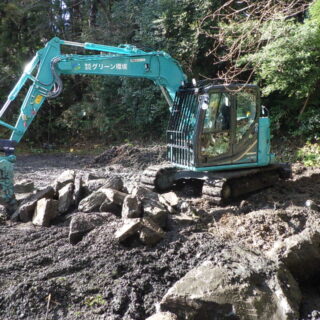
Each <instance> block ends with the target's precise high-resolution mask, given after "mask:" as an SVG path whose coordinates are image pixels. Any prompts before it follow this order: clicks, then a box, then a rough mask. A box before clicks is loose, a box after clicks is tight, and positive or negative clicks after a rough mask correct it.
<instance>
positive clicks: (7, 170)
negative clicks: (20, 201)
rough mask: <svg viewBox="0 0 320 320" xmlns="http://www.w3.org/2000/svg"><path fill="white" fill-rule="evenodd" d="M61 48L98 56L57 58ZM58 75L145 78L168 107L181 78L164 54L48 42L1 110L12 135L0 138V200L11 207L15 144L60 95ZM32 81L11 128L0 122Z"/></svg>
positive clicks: (174, 63) (126, 47) (56, 40)
mask: <svg viewBox="0 0 320 320" xmlns="http://www.w3.org/2000/svg"><path fill="white" fill-rule="evenodd" d="M61 46H73V47H80V48H83V49H86V50H90V51H98V52H99V53H100V54H99V55H94V54H88V55H78V54H62V53H61ZM63 74H70V75H74V74H88V75H109V76H123V77H135V78H145V79H150V80H151V81H153V82H154V83H155V84H156V85H158V86H159V87H160V88H161V91H162V93H163V94H164V96H165V98H166V100H167V102H168V104H169V106H170V107H172V104H173V100H174V97H175V94H176V92H177V90H178V88H179V87H180V85H181V83H182V82H183V81H186V76H185V74H184V73H183V71H182V69H181V67H180V65H179V63H178V62H177V61H176V60H174V59H173V58H172V57H171V56H170V55H168V54H167V53H165V52H163V51H152V52H145V51H143V50H140V49H138V48H137V47H135V46H131V45H119V46H118V47H113V46H106V45H99V44H94V43H78V42H71V41H65V40H61V39H59V38H53V39H51V40H50V41H49V42H48V43H47V44H46V46H45V47H44V48H43V49H41V50H39V51H38V52H37V53H36V55H35V57H34V58H33V59H32V60H31V62H30V63H29V64H28V65H27V66H26V67H25V69H24V72H23V74H22V76H21V77H20V79H19V81H18V82H17V83H16V85H15V86H14V88H13V89H12V91H11V92H10V94H9V96H8V98H7V101H6V102H5V104H4V105H3V107H2V108H1V110H0V125H1V126H4V127H6V128H7V129H10V130H11V136H10V138H9V139H6V140H5V139H2V140H1V139H0V151H2V152H3V153H4V156H2V157H0V200H2V202H10V201H11V200H12V198H14V193H13V169H12V162H14V160H15V156H14V148H15V145H16V144H17V143H19V142H20V140H21V139H22V137H23V136H24V134H25V133H26V131H27V130H28V127H29V126H30V124H31V123H32V121H33V119H34V118H35V116H36V114H37V113H38V111H39V109H40V108H41V106H42V105H43V103H44V101H45V100H46V99H50V98H55V97H57V96H58V95H59V94H60V93H61V92H62V88H63V83H62V80H61V78H60V76H61V75H63ZM27 82H28V83H29V82H31V84H30V86H29V90H28V92H27V95H26V97H25V99H24V101H23V103H22V105H21V108H20V114H19V116H18V119H17V121H16V123H15V125H11V124H8V123H6V122H4V121H3V120H1V118H2V117H3V115H4V114H5V112H6V111H7V109H8V108H9V106H10V104H11V102H12V101H13V100H15V99H16V97H17V95H18V94H19V92H20V90H21V89H22V88H23V87H24V85H25V84H26V83H27Z"/></svg>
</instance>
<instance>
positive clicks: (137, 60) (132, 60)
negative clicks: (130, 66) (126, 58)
mask: <svg viewBox="0 0 320 320" xmlns="http://www.w3.org/2000/svg"><path fill="white" fill-rule="evenodd" d="M145 61H146V59H145V58H138V59H130V62H145Z"/></svg>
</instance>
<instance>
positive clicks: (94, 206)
mask: <svg viewBox="0 0 320 320" xmlns="http://www.w3.org/2000/svg"><path fill="white" fill-rule="evenodd" d="M106 197H107V196H106V194H105V193H104V192H101V191H100V190H98V191H95V192H93V193H91V194H90V195H89V196H88V197H86V198H84V199H82V200H81V201H80V203H79V206H78V209H79V211H82V212H93V211H96V210H98V209H99V208H100V206H101V205H102V203H103V202H104V201H105V200H106Z"/></svg>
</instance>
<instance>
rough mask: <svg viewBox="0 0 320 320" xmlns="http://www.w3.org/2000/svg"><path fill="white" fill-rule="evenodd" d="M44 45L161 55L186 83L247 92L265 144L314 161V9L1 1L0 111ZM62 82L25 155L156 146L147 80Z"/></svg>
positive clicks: (319, 58) (158, 0) (188, 0)
mask: <svg viewBox="0 0 320 320" xmlns="http://www.w3.org/2000/svg"><path fill="white" fill-rule="evenodd" d="M54 36H58V37H60V38H61V39H64V40H70V41H78V42H93V43H100V44H107V45H114V46H118V45H119V44H124V43H128V44H132V45H136V46H137V47H140V48H142V49H145V50H162V51H166V52H168V53H169V54H170V55H171V56H172V57H174V58H175V59H177V60H178V61H179V62H180V64H181V65H182V67H183V69H184V71H185V73H186V74H187V75H188V78H189V79H191V78H196V79H207V80H208V81H212V80H216V79H218V78H220V79H223V80H224V81H225V82H250V83H256V84H258V85H259V86H260V87H261V91H262V95H263V104H264V105H265V106H266V107H267V108H268V109H269V111H270V117H271V120H272V135H273V137H274V138H275V140H279V137H281V143H280V144H281V145H282V146H287V145H288V146H289V145H292V144H295V145H299V148H300V149H299V150H300V151H299V152H300V155H302V156H303V157H307V161H309V162H310V164H316V163H319V162H320V147H319V144H318V141H319V140H320V114H319V107H320V0H314V1H312V0H309V1H308V0H291V1H288V0H278V1H274V0H261V1H259V0H255V1H253V0H227V1H219V0H202V1H199V0H50V1H43V0H23V1H18V0H2V1H1V3H0V103H1V104H3V102H4V101H5V99H6V96H7V95H8V93H9V92H10V90H11V89H12V87H13V86H14V84H15V83H16V81H17V80H18V78H19V77H20V75H21V73H22V70H23V68H24V66H25V64H26V63H27V62H28V61H29V60H30V59H31V58H32V57H33V56H34V54H35V52H36V51H37V50H39V49H41V48H42V47H43V46H44V45H45V43H46V42H47V41H48V40H50V39H51V38H52V37H54ZM80 53H81V52H80ZM63 83H64V91H63V94H62V95H61V96H60V97H59V98H57V99H54V100H49V101H48V102H46V103H45V105H44V106H43V107H42V109H41V110H40V112H39V114H38V116H37V118H36V120H35V121H34V123H33V124H32V126H31V127H30V130H29V131H28V133H27V135H26V136H25V138H24V141H25V142H27V143H28V144H29V145H30V146H41V145H43V144H47V145H48V144H52V143H55V144H56V145H60V146H61V145H67V146H73V145H77V144H81V143H83V142H86V143H89V144H94V143H102V144H115V143H122V142H134V141H140V142H141V141H159V140H164V138H165V130H166V124H167V120H168V115H169V110H168V106H167V104H166V102H165V99H163V97H162V96H161V93H160V90H159V88H157V87H156V86H154V84H153V83H151V82H150V81H147V80H141V79H129V78H121V77H99V76H64V77H63ZM25 93H26V91H24V92H23V93H22V95H21V97H20V99H18V101H17V102H16V103H15V104H16V106H15V108H13V109H12V110H13V111H11V113H9V114H8V118H10V120H12V119H11V118H13V117H14V116H16V114H17V113H18V110H19V103H21V101H22V99H23V98H24V94H25ZM288 153H291V151H288ZM306 155H307V156H306ZM298 156H299V154H298Z"/></svg>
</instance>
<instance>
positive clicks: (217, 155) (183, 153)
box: [167, 84, 272, 171]
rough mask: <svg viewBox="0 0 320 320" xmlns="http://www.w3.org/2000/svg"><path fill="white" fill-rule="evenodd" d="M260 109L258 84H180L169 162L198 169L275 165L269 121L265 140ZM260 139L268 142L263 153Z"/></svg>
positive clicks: (170, 129)
mask: <svg viewBox="0 0 320 320" xmlns="http://www.w3.org/2000/svg"><path fill="white" fill-rule="evenodd" d="M260 109H261V107H260V92H259V88H258V87H257V86H255V85H235V84H233V85H210V86H206V87H202V88H201V87H197V88H196V87H187V88H180V90H179V91H178V92H177V95H176V99H175V101H174V105H173V110H172V113H171V118H170V121H169V127H168V130H167V140H168V158H169V160H170V161H171V162H173V163H175V164H176V165H178V166H182V167H188V168H190V169H193V170H195V171H199V170H214V169H215V167H219V168H221V166H224V167H225V169H228V166H232V167H230V169H234V168H235V166H238V167H239V168H241V167H243V166H248V165H250V166H252V164H254V163H257V164H258V163H260V165H261V164H262V162H261V160H262V161H264V162H265V165H267V164H269V163H270V162H271V160H272V159H271V158H272V155H271V154H269V147H270V142H269V140H270V139H269V138H270V137H269V135H268V131H267V130H266V129H269V125H268V123H267V124H265V125H264V126H263V128H264V135H262V132H261V135H260V137H261V138H262V139H263V138H264V139H263V140H261V141H259V122H260V120H261V118H260ZM265 119H267V118H265ZM262 122H264V120H262ZM258 142H260V143H261V144H264V148H263V152H264V153H265V154H263V155H259V153H258ZM259 156H260V158H259ZM266 159H267V161H266Z"/></svg>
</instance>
